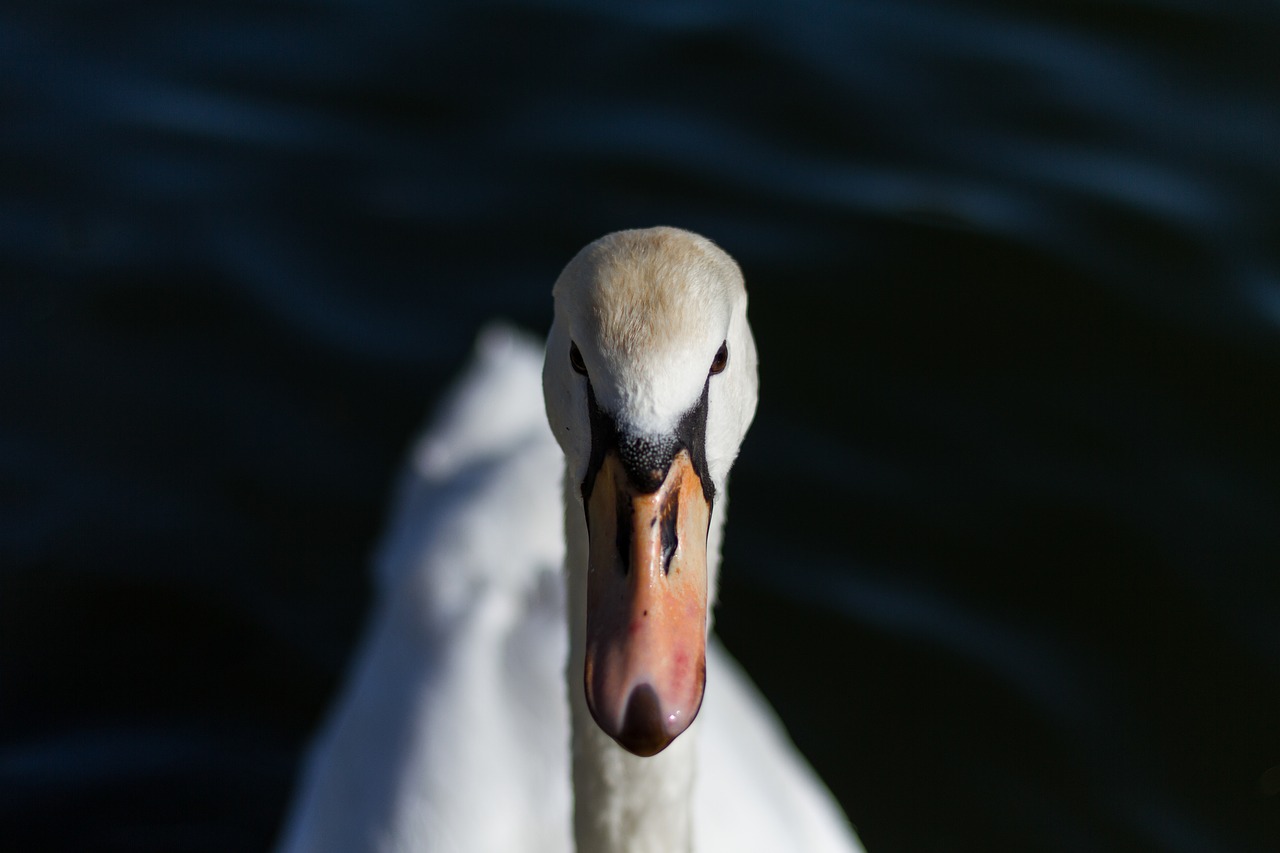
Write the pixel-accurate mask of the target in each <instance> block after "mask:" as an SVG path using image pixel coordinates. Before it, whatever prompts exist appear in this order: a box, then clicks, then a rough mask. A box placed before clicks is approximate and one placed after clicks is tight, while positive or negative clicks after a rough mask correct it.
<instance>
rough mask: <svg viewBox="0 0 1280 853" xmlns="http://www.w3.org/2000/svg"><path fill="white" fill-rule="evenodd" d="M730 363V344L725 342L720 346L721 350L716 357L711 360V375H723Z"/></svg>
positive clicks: (717, 351)
mask: <svg viewBox="0 0 1280 853" xmlns="http://www.w3.org/2000/svg"><path fill="white" fill-rule="evenodd" d="M728 363H729V342H728V341H725V342H724V343H722V344H721V345H720V349H718V350H716V357H715V358H714V359H712V360H711V375H712V376H715V375H716V374H717V373H723V372H724V368H725V365H727V364H728Z"/></svg>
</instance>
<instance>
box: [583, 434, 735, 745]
mask: <svg viewBox="0 0 1280 853" xmlns="http://www.w3.org/2000/svg"><path fill="white" fill-rule="evenodd" d="M710 519H711V505H710V503H709V502H708V500H707V498H706V495H705V494H704V492H703V488H702V481H701V479H700V478H699V477H698V474H697V472H696V471H695V469H694V466H693V463H692V460H691V459H690V457H689V453H688V451H686V450H681V451H680V452H679V453H678V454H677V455H676V457H675V459H674V460H673V461H672V463H671V466H670V468H669V469H668V471H667V476H666V479H665V480H664V481H663V483H662V485H661V486H659V487H658V489H657V491H653V492H647V493H645V492H641V491H640V490H639V489H638V488H636V487H635V486H634V485H633V483H632V482H631V481H630V480H629V479H628V477H627V475H626V472H625V470H624V468H623V465H622V462H621V461H620V460H619V458H618V455H617V452H616V451H610V452H609V454H608V455H607V456H606V457H605V459H604V462H603V463H602V465H601V468H600V471H599V473H598V475H597V478H596V482H595V485H594V487H593V488H592V490H591V495H590V496H589V498H588V500H587V526H588V529H589V530H590V540H591V545H590V557H589V568H588V575H587V650H586V651H587V655H586V668H585V671H584V673H583V677H584V681H585V686H586V693H587V706H588V707H589V708H590V709H591V715H592V716H593V717H594V718H595V721H596V723H597V724H598V725H599V726H600V728H601V729H603V730H604V731H605V733H606V734H608V735H609V736H610V737H612V738H613V739H614V740H616V741H617V742H618V743H619V744H620V745H621V746H622V747H623V748H624V749H626V750H628V751H629V752H632V753H634V754H636V755H641V756H648V755H655V754H657V753H659V752H661V751H662V750H663V749H665V748H666V747H667V746H668V745H669V744H670V743H671V741H673V740H675V738H676V737H677V736H678V735H679V734H680V733H681V732H683V731H684V730H685V729H686V728H688V726H689V724H690V723H692V722H693V718H694V717H695V716H697V713H698V708H699V707H701V705H702V691H703V686H704V684H705V682H706V643H707V528H708V524H709V523H710Z"/></svg>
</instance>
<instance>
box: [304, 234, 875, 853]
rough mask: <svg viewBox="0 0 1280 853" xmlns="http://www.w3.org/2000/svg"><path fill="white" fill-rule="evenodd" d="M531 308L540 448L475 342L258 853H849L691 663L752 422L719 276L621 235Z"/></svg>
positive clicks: (821, 802)
mask: <svg viewBox="0 0 1280 853" xmlns="http://www.w3.org/2000/svg"><path fill="white" fill-rule="evenodd" d="M554 292H555V321H554V323H553V325H552V329H551V333H550V336H549V339H548V341H547V347H546V359H545V367H543V368H542V379H543V381H542V385H543V390H544V393H545V406H546V418H547V419H548V420H549V421H550V423H551V427H552V430H551V431H550V432H548V430H547V426H546V424H547V420H544V418H543V413H542V403H541V402H540V401H539V399H538V396H539V395H538V384H539V383H538V373H539V368H540V366H541V365H540V362H541V361H542V359H541V357H540V355H539V353H538V352H537V351H536V350H535V348H534V347H533V345H532V344H531V343H529V342H527V341H525V340H523V339H522V338H520V337H518V336H516V335H514V334H513V333H511V332H507V331H503V330H490V331H488V332H486V334H485V335H483V336H482V338H481V342H480V345H479V348H478V358H477V362H476V364H475V365H474V366H473V367H472V368H471V369H470V372H469V374H468V376H467V377H465V378H464V380H463V382H462V383H461V384H460V385H459V386H458V388H457V389H456V390H455V392H454V394H453V396H452V398H451V400H450V401H449V402H448V404H447V405H446V407H445V409H444V414H443V415H442V416H441V417H440V419H439V420H438V422H437V423H436V425H435V426H434V427H433V428H432V429H431V430H430V431H429V432H428V433H427V434H426V435H425V436H424V437H423V438H422V439H421V440H420V441H419V443H418V445H417V447H416V449H415V451H414V454H413V460H412V465H411V469H410V471H409V473H408V475H407V477H406V479H405V481H404V483H403V484H402V488H401V494H400V498H399V502H398V507H397V510H396V513H395V517H394V520H393V522H392V525H391V527H390V530H389V532H388V534H387V537H386V539H385V541H384V544H383V547H382V550H381V553H380V557H379V561H378V576H377V580H378V590H377V605H376V606H377V610H376V612H375V614H374V616H373V619H372V621H371V623H370V625H369V629H368V633H367V634H366V637H365V640H364V643H363V646H362V648H361V651H360V653H359V655H358V657H357V659H356V661H355V663H354V669H353V672H352V675H351V678H350V681H349V683H348V684H347V686H346V688H345V691H344V694H343V696H342V698H341V699H340V701H339V702H338V704H337V705H336V707H335V710H334V711H333V712H332V714H331V716H330V718H329V720H328V722H327V724H326V727H325V729H324V732H323V734H322V735H321V737H320V738H319V739H318V740H317V742H316V744H315V745H314V746H313V748H312V751H311V754H310V756H309V759H308V762H307V766H306V769H305V772H304V775H303V779H302V782H301V785H300V788H299V791H298V794H297V796H296V800H295V803H294V806H293V810H292V813H291V815H290V818H289V820H288V822H287V824H286V827H285V833H284V836H283V840H282V845H281V850H283V851H288V853H304V851H305V852H306V853H326V851H335V853H337V852H338V851H341V853H351V851H380V853H381V852H389V851H403V853H409V851H432V853H454V851H457V853H472V852H473V851H478V852H481V853H488V851H494V853H508V851H519V852H520V853H526V851H528V852H530V853H537V852H538V851H548V853H552V852H553V853H566V851H571V850H575V849H576V850H578V851H580V853H588V852H589V851H590V853H612V851H663V853H671V851H681V850H690V849H693V850H697V851H699V853H708V851H737V853H743V851H768V853H779V851H805V853H820V852H821V851H858V850H860V849H861V848H860V847H859V845H858V843H857V841H856V839H855V838H854V836H853V834H852V832H851V830H850V829H849V827H848V824H847V822H846V821H845V819H844V816H843V815H842V814H841V813H840V811H839V809H838V807H837V806H836V805H835V803H834V802H833V800H832V798H831V796H830V794H829V793H828V792H827V791H826V789H825V788H824V787H823V786H822V783H821V782H820V781H819V780H818V779H817V777H816V776H815V775H814V774H813V771H812V770H811V769H809V767H808V766H807V765H806V764H805V763H804V761H803V759H802V758H801V757H800V756H799V755H798V753H796V751H795V749H794V747H792V746H791V744H790V743H789V742H788V740H787V738H786V735H785V733H784V732H783V730H782V728H781V725H780V724H779V723H778V721H777V720H776V719H775V718H774V716H773V714H772V712H771V711H770V710H769V708H768V706H767V705H766V704H765V702H764V700H763V699H762V698H761V697H760V696H759V694H758V693H757V692H756V691H755V689H754V688H753V687H752V686H751V685H750V683H749V682H748V681H747V680H746V678H745V677H744V676H743V675H742V673H741V672H740V670H739V669H738V668H737V666H736V664H735V663H734V662H733V661H732V659H731V658H730V657H729V656H728V655H727V654H726V653H725V652H724V651H723V649H722V648H721V647H720V646H719V645H718V643H717V642H716V641H715V639H714V637H712V638H710V639H707V627H708V625H709V621H710V616H709V614H710V610H709V602H711V601H713V600H714V593H715V588H716V585H715V581H716V569H717V565H718V562H719V560H718V556H719V545H720V535H721V529H722V526H723V524H724V506H725V500H724V494H725V481H726V476H727V474H728V472H729V467H730V465H731V464H732V461H733V459H734V457H735V455H736V454H737V451H738V446H739V444H740V443H741V441H742V437H743V435H744V434H745V432H746V429H747V426H748V424H749V423H750V421H751V418H752V416H753V414H754V411H755V404H756V353H755V345H754V343H753V341H752V337H751V332H750V329H749V327H748V325H747V319H746V302H747V300H746V292H745V289H744V288H743V285H742V277H741V273H740V272H739V271H738V267H737V265H736V264H735V263H734V262H733V260H732V259H730V258H729V256H728V255H726V254H725V253H724V252H722V251H721V250H720V249H719V248H718V247H716V246H715V245H714V244H713V243H711V242H710V241H708V240H706V239H704V238H702V237H699V236H697V235H694V234H690V233H688V232H685V231H679V230H676V229H671V228H655V229H648V230H642V231H624V232H618V233H616V234H611V235H608V236H606V237H604V238H602V239H601V240H598V241H596V242H595V243H593V244H591V245H590V246H588V247H587V248H585V249H583V250H582V252H580V253H579V254H578V255H577V256H576V257H575V258H574V259H573V260H572V261H571V262H570V263H569V265H568V266H567V267H566V268H565V270H564V272H563V273H562V274H561V276H560V278H559V280H558V281H557V283H556V286H555V291H554ZM552 434H554V435H555V437H556V438H557V439H558V440H559V443H560V445H561V447H562V449H563V457H561V454H560V452H559V451H558V450H557V448H556V443H555V442H553V441H552V440H551V436H552ZM562 482H563V484H564V485H563V491H562V488H561V483H562ZM588 527H590V530H591V533H590V535H588ZM566 544H567V547H566ZM562 566H563V568H562ZM588 607H590V608H591V612H590V614H588ZM566 619H567V620H568V626H569V630H568V631H567V632H566V630H565V625H566ZM704 640H705V641H706V645H705V663H706V666H705V697H703V667H702V662H703V654H704V646H703V643H704ZM566 661H568V666H567V670H566ZM566 672H567V682H568V692H567V695H566V687H565V682H566ZM699 703H700V704H701V710H699ZM695 715H696V717H697V722H696V723H694V722H693V719H694V717H695ZM686 729H687V730H686ZM682 732H683V733H682ZM619 744H625V745H626V746H627V749H623V747H622V746H620V745H619ZM628 750H630V751H628ZM654 752H657V754H651V753H654ZM632 753H640V754H643V755H646V756H648V757H640V755H636V754H632ZM571 756H572V759H571Z"/></svg>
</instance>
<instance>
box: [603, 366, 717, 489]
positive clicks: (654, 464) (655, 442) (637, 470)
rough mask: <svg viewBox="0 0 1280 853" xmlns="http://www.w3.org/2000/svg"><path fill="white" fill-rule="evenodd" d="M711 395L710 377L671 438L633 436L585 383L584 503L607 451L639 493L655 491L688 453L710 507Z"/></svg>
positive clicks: (711, 487)
mask: <svg viewBox="0 0 1280 853" xmlns="http://www.w3.org/2000/svg"><path fill="white" fill-rule="evenodd" d="M710 393H711V377H710V376H708V377H707V381H706V382H705V383H704V384H703V386H702V396H701V397H699V398H698V402H697V404H696V405H694V407H693V408H692V409H690V410H689V411H687V412H685V414H684V416H683V417H681V418H680V422H679V423H678V424H676V428H675V429H674V430H673V431H672V432H671V434H670V435H667V436H661V437H653V436H633V435H627V434H624V433H621V432H620V431H619V430H618V425H617V423H615V422H614V420H613V417H612V416H611V415H610V414H609V413H608V412H605V411H604V410H603V409H601V408H600V406H599V404H598V403H597V402H596V394H595V389H593V388H592V387H591V382H590V381H588V382H587V415H588V418H589V420H590V422H591V457H590V458H589V459H588V460H587V472H586V476H585V477H584V478H583V480H582V500H583V503H584V504H585V503H586V502H587V501H588V500H590V498H591V491H592V489H594V488H595V484H596V475H597V474H599V473H600V466H601V465H603V464H604V457H605V454H607V453H608V452H609V450H610V449H616V450H617V451H618V456H619V458H620V460H621V461H622V466H623V468H624V469H625V470H626V472H627V477H628V479H630V480H631V482H632V484H633V485H635V486H636V488H638V489H639V490H640V491H642V492H653V491H655V490H657V488H658V487H659V486H661V485H662V482H663V481H664V480H665V479H666V478H667V471H668V470H670V468H671V462H672V460H674V459H675V457H676V454H677V453H679V452H680V451H681V450H688V451H689V458H690V461H692V463H693V470H694V471H696V472H697V474H698V479H700V480H701V481H702V494H703V497H705V498H706V499H707V503H708V504H711V503H712V502H713V501H714V500H715V496H716V487H715V484H714V483H712V482H711V474H710V472H709V471H708V470H707V405H708V400H709V397H710Z"/></svg>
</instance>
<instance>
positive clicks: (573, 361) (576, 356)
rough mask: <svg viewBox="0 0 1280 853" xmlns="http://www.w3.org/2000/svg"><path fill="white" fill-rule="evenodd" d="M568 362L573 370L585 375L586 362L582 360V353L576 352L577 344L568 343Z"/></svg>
mask: <svg viewBox="0 0 1280 853" xmlns="http://www.w3.org/2000/svg"><path fill="white" fill-rule="evenodd" d="M569 364H570V365H572V366H573V369H574V372H576V373H581V374H582V375H583V376H586V375H587V363H586V362H585V361H583V360H582V353H580V352H578V345H577V344H575V343H573V342H570V343H569Z"/></svg>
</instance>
